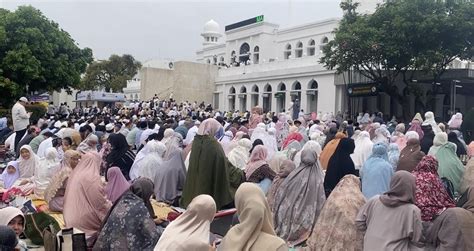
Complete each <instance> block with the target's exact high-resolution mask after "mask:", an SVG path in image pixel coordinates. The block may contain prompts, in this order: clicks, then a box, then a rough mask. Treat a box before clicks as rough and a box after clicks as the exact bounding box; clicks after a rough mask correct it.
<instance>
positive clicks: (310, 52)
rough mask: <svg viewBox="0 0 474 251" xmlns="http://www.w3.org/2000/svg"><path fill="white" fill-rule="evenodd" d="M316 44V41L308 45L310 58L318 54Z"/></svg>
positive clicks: (312, 40) (311, 41)
mask: <svg viewBox="0 0 474 251" xmlns="http://www.w3.org/2000/svg"><path fill="white" fill-rule="evenodd" d="M315 47H316V43H315V42H314V39H311V40H309V43H308V56H314V54H316V53H315V52H316V48H315Z"/></svg>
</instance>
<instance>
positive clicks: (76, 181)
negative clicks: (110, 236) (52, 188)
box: [63, 151, 112, 236]
mask: <svg viewBox="0 0 474 251" xmlns="http://www.w3.org/2000/svg"><path fill="white" fill-rule="evenodd" d="M100 162H101V158H100V156H99V154H98V153H96V152H92V151H90V152H86V153H85V154H84V155H82V158H81V161H79V164H77V166H76V168H74V170H73V171H72V173H71V175H70V176H69V179H68V183H67V187H66V193H65V195H64V210H63V217H64V223H65V225H66V227H68V228H70V227H75V228H78V229H80V230H82V231H83V232H84V233H86V235H87V236H92V235H94V234H95V233H97V231H98V230H99V229H100V226H101V224H102V222H103V220H104V219H105V217H106V215H107V212H108V211H109V209H110V207H111V206H112V204H111V203H110V202H109V201H108V200H107V199H106V194H105V191H104V184H103V183H102V180H101V177H100V175H99V168H100Z"/></svg>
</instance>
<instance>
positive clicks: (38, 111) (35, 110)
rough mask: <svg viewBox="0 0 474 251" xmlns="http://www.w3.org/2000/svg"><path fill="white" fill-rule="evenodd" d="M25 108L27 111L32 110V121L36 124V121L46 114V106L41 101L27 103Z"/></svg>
mask: <svg viewBox="0 0 474 251" xmlns="http://www.w3.org/2000/svg"><path fill="white" fill-rule="evenodd" d="M25 109H26V111H27V112H32V114H31V117H30V123H34V124H36V122H37V121H38V120H39V119H40V118H41V117H43V116H44V115H45V114H46V107H45V106H44V105H43V104H41V103H36V104H27V105H26V106H25Z"/></svg>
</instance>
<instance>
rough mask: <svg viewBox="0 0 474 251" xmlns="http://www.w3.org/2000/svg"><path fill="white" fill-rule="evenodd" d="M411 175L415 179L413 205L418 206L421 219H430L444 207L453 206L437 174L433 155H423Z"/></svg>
mask: <svg viewBox="0 0 474 251" xmlns="http://www.w3.org/2000/svg"><path fill="white" fill-rule="evenodd" d="M413 175H414V176H415V180H416V194H415V196H416V203H415V205H416V206H417V207H418V208H420V210H421V219H422V220H423V221H431V220H432V219H433V217H434V216H437V215H439V214H440V213H441V212H442V211H443V210H444V209H445V208H449V207H454V206H455V203H454V201H453V200H452V199H451V197H449V195H448V192H447V191H446V188H445V187H444V185H443V183H442V182H441V179H440V178H439V176H438V161H437V160H436V159H435V158H434V157H433V156H430V155H428V156H425V157H423V159H422V160H421V161H420V163H419V164H418V165H417V166H416V168H415V171H414V172H413Z"/></svg>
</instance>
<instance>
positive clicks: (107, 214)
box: [0, 97, 474, 251]
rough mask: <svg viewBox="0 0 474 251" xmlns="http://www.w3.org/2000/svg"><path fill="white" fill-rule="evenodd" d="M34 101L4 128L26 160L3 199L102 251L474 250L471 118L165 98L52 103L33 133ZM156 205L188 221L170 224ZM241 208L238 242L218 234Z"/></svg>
mask: <svg viewBox="0 0 474 251" xmlns="http://www.w3.org/2000/svg"><path fill="white" fill-rule="evenodd" d="M26 102H28V100H27V99H26V98H23V97H22V98H20V99H19V101H18V102H17V103H16V104H15V106H14V107H13V109H12V121H7V123H3V124H5V125H4V126H3V128H0V141H1V142H0V143H2V144H4V145H5V147H6V148H7V149H9V150H10V151H11V152H12V156H15V157H14V160H12V161H9V162H8V164H7V166H6V168H5V170H4V171H3V173H2V174H1V176H0V188H1V190H2V191H8V190H9V189H12V188H15V189H20V190H21V191H22V192H23V193H24V194H25V195H29V196H30V197H32V198H36V199H42V200H45V201H46V203H47V204H48V207H49V209H48V210H49V211H51V212H62V214H63V218H64V222H65V226H66V227H68V228H77V229H79V230H81V231H83V232H84V233H85V234H86V237H87V244H88V246H89V247H91V248H93V250H117V249H128V250H206V251H207V250H216V249H217V250H270V251H271V250H289V249H297V250H300V249H301V250H474V238H473V236H474V158H472V156H474V142H465V141H464V139H463V134H462V133H461V131H460V127H461V124H462V122H463V118H462V114H460V113H457V114H455V115H453V117H452V118H451V120H450V121H449V122H447V123H437V122H436V121H435V116H434V114H433V113H432V112H426V113H425V114H424V118H423V117H422V116H421V114H416V116H415V117H414V118H413V119H412V120H411V121H408V122H406V123H402V122H401V121H397V119H395V118H393V119H392V120H390V121H384V118H383V116H382V114H380V113H377V114H373V115H371V114H369V113H365V114H363V113H361V114H359V116H358V117H357V118H354V119H353V120H351V119H350V118H344V116H343V115H342V114H340V113H339V114H337V115H336V116H334V115H332V114H329V113H328V114H315V113H313V114H312V115H304V114H302V113H298V112H295V113H294V114H293V113H292V112H288V113H271V112H269V113H264V112H263V109H262V108H260V107H254V108H253V109H252V110H251V111H250V112H238V111H235V112H234V111H233V112H219V111H216V110H214V109H213V108H212V107H211V106H210V105H204V103H201V104H198V103H197V102H194V103H189V102H183V103H177V102H176V101H174V100H172V99H170V100H159V99H158V98H154V99H153V100H150V101H145V102H137V103H133V104H131V105H127V106H122V107H104V108H102V109H100V108H98V107H86V108H76V109H74V110H72V111H71V110H68V109H67V108H62V109H55V108H54V106H53V105H52V104H51V105H50V107H48V112H47V114H45V116H44V117H42V118H40V119H39V120H38V121H31V120H30V114H29V113H27V112H26V110H25V108H24V104H25V103H26ZM62 106H65V105H62ZM0 121H1V119H0ZM0 125H1V124H0ZM152 198H153V199H155V200H156V201H159V202H163V203H166V204H168V205H170V206H173V207H180V208H183V209H185V210H184V212H183V213H182V214H180V215H179V216H178V217H177V218H176V219H173V220H172V221H171V222H169V220H170V219H167V218H160V217H157V216H156V214H155V212H154V210H153V207H152V205H151V202H150V199H152ZM232 208H235V209H236V215H235V217H234V220H233V222H232V225H231V226H229V229H228V231H227V232H226V234H225V235H224V236H217V235H216V233H211V230H210V224H211V222H212V221H213V219H214V216H215V214H216V212H218V211H220V210H224V209H232ZM2 225H6V226H8V227H3V226H2ZM24 227H25V216H24V215H23V213H22V212H21V211H20V210H19V209H17V208H14V207H6V208H3V209H0V236H2V241H1V242H0V245H3V246H6V245H11V246H16V245H18V247H19V248H24V247H25V245H24V243H23V242H22V240H19V239H18V238H19V237H20V236H21V235H22V232H23V230H24ZM3 236H5V238H4V239H5V240H3Z"/></svg>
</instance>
